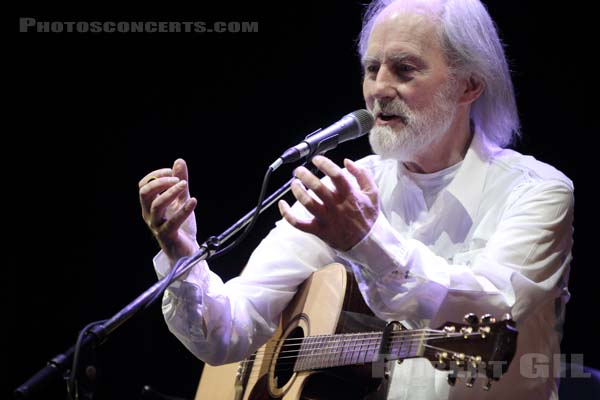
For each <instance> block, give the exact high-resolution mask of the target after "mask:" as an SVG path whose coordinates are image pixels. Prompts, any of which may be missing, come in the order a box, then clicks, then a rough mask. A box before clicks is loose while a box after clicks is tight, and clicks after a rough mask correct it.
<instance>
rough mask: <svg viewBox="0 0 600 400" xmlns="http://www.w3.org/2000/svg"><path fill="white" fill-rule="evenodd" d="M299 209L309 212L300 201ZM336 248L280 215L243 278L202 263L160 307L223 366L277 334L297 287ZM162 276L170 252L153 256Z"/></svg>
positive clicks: (181, 333)
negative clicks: (223, 277)
mask: <svg viewBox="0 0 600 400" xmlns="http://www.w3.org/2000/svg"><path fill="white" fill-rule="evenodd" d="M293 207H294V208H296V211H297V212H305V210H304V211H303V209H300V208H301V207H300V206H299V205H298V204H296V205H294V206H293ZM334 257H335V253H334V252H333V251H332V250H331V249H330V248H329V247H328V246H326V245H325V244H324V243H323V242H322V241H321V240H320V239H318V238H317V237H316V236H313V235H310V234H305V233H303V232H300V231H298V230H297V229H295V228H293V227H292V226H291V225H289V224H288V223H287V222H286V221H284V220H281V221H278V222H277V223H276V227H275V228H274V229H273V230H272V231H271V232H270V233H269V235H267V237H266V238H265V239H264V240H263V241H262V242H261V243H260V245H259V246H258V247H257V248H256V249H255V251H254V252H253V253H252V255H251V257H250V259H249V261H248V263H247V265H246V267H245V268H244V270H243V272H242V273H241V274H240V276H239V277H236V278H234V279H231V280H230V281H228V282H226V283H223V281H222V280H221V278H220V277H219V276H218V275H217V274H215V273H214V272H212V271H211V270H210V269H209V267H208V264H207V263H206V262H201V263H199V264H198V265H196V266H195V267H193V269H192V271H191V272H190V273H189V274H188V276H187V277H186V278H185V279H184V280H183V281H179V282H175V283H173V284H172V285H171V286H169V288H168V289H167V290H166V291H165V294H164V296H163V303H162V310H163V314H164V317H165V321H166V323H167V326H168V327H169V330H170V331H171V332H172V333H173V334H174V335H175V336H176V337H177V338H178V339H179V340H180V341H181V342H182V343H183V344H184V345H185V346H186V347H187V348H188V349H189V350H190V351H191V352H192V353H193V354H194V355H196V356H197V357H198V358H200V359H201V360H203V361H205V362H207V363H209V364H211V365H220V364H225V363H229V362H234V361H238V360H242V359H244V358H246V357H247V356H248V355H250V354H251V353H252V352H254V351H255V350H256V349H257V348H258V347H260V346H261V345H262V344H264V343H265V342H266V341H267V340H268V339H269V338H270V337H271V336H272V335H273V333H274V331H275V329H276V328H277V324H278V322H279V316H280V314H281V312H282V311H283V309H284V308H285V306H286V305H287V304H288V302H289V301H290V300H291V299H292V297H293V296H294V294H295V293H296V289H297V287H298V286H299V285H300V284H301V283H302V282H303V281H304V280H305V279H306V278H307V277H308V276H310V274H311V273H312V272H314V271H316V270H317V269H318V268H320V267H322V266H325V265H327V264H330V263H331V262H333V261H334ZM154 264H155V269H156V272H157V274H158V276H159V277H162V276H164V275H165V274H166V273H167V272H168V271H169V269H170V266H169V264H168V259H167V257H165V256H164V254H162V253H159V254H158V255H157V256H156V257H155V259H154Z"/></svg>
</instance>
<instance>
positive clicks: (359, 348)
mask: <svg viewBox="0 0 600 400" xmlns="http://www.w3.org/2000/svg"><path fill="white" fill-rule="evenodd" d="M474 335H480V333H478V332H476V333H470V334H468V336H474ZM455 336H465V335H463V334H458V335H455ZM438 337H439V336H435V337H434V339H435V338H438ZM448 337H449V336H441V337H439V338H448ZM425 338H426V339H431V338H432V337H431V336H422V337H420V338H413V339H410V340H400V341H396V342H394V341H392V343H390V346H391V347H392V346H394V345H398V344H399V345H400V349H399V351H400V352H402V345H404V344H409V345H410V346H412V344H414V343H418V342H421V341H423V339H425ZM347 342H348V341H347ZM380 343H381V340H380V338H370V339H367V343H365V342H363V343H357V344H356V345H354V346H353V348H349V347H346V346H345V343H341V342H337V343H331V344H332V346H329V347H327V346H325V347H318V348H314V349H310V348H308V349H307V348H304V349H302V350H303V351H306V350H317V351H320V352H319V353H311V354H304V355H300V354H294V355H286V356H283V357H277V359H280V360H281V359H294V360H299V359H303V358H309V357H317V356H323V355H335V354H338V351H339V350H342V351H343V350H346V351H347V352H349V353H352V352H363V351H367V352H369V351H372V350H378V349H379V346H380ZM299 350H300V349H294V350H285V351H282V352H276V351H272V352H269V353H266V352H265V353H263V354H261V355H260V356H261V357H255V358H254V359H253V360H245V361H242V362H241V363H251V362H254V361H265V360H269V359H268V357H269V356H273V355H275V354H282V353H297V352H298V351H299ZM409 350H410V347H409ZM323 351H326V352H323ZM271 359H272V358H271Z"/></svg>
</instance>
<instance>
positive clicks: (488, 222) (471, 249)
mask: <svg viewBox="0 0 600 400" xmlns="http://www.w3.org/2000/svg"><path fill="white" fill-rule="evenodd" d="M359 47H360V53H361V56H362V63H363V65H364V81H363V93H364V98H365V101H366V104H367V107H368V108H369V110H371V111H372V113H373V114H374V116H375V118H376V121H375V126H374V128H373V129H372V131H371V133H370V138H369V140H370V143H371V146H372V148H373V151H374V153H375V154H376V155H372V156H368V157H366V158H364V159H362V160H359V161H357V162H352V161H350V160H345V162H344V164H345V165H344V166H345V168H344V169H341V168H340V167H338V166H337V165H335V164H334V163H333V162H332V161H330V160H328V159H327V158H325V157H323V156H317V157H315V158H314V159H313V164H314V165H315V166H316V167H317V168H318V169H319V170H321V171H322V172H323V173H324V174H325V175H326V177H325V178H324V179H322V180H320V179H318V178H317V177H316V176H314V175H313V174H312V173H311V172H310V171H309V170H307V169H306V168H303V167H300V168H298V169H297V170H296V171H295V175H296V177H297V178H298V179H297V180H296V181H295V182H294V183H293V185H292V191H293V194H294V196H295V198H296V199H297V200H298V201H297V202H296V203H295V205H294V206H293V207H290V206H289V205H288V204H287V203H285V202H284V201H281V202H280V203H279V209H280V212H281V214H282V216H283V219H282V220H281V221H279V222H278V223H277V224H276V227H275V228H274V229H273V230H272V231H271V233H270V234H269V235H268V236H267V237H266V238H265V239H264V240H263V242H262V243H261V244H260V245H259V247H258V248H257V249H256V250H255V251H254V253H253V254H252V256H251V258H250V260H249V262H248V264H247V266H246V268H245V269H244V271H243V273H242V274H241V276H240V277H238V278H235V279H233V280H231V281H229V282H227V283H225V284H224V283H223V282H222V281H221V280H220V278H219V277H218V276H217V275H215V274H214V273H212V272H211V271H210V270H209V268H208V265H207V264H206V263H204V262H203V263H201V264H199V265H198V266H196V267H194V269H193V270H192V271H191V272H190V273H189V274H188V275H187V276H186V277H185V279H183V280H182V282H177V283H175V284H174V285H172V286H171V287H170V288H169V289H168V290H167V291H166V293H165V297H164V302H163V311H164V313H165V318H166V321H167V323H168V325H169V328H170V329H171V331H172V332H173V333H174V334H175V335H176V336H177V337H178V338H179V339H180V340H181V341H182V342H183V343H184V344H185V345H186V346H187V347H188V348H189V349H190V351H192V352H193V353H194V354H196V355H197V356H198V357H199V358H200V359H202V360H204V361H206V362H208V363H210V364H222V363H227V362H232V361H235V360H240V359H243V358H245V357H247V356H248V355H249V354H250V353H251V352H253V351H254V350H256V349H257V348H258V347H259V346H260V345H261V344H263V343H264V342H265V341H266V340H267V339H268V338H269V337H270V336H271V335H272V334H273V332H274V330H275V328H276V326H277V322H278V317H279V315H280V313H281V312H282V310H283V309H284V308H285V306H286V305H287V304H288V303H289V301H290V299H292V297H293V296H294V294H295V292H296V290H297V287H298V285H299V284H300V283H302V282H303V281H304V280H305V279H306V278H307V277H308V276H310V275H311V273H313V272H314V271H316V270H318V269H319V268H320V267H322V266H325V265H327V264H329V263H332V262H341V263H343V264H344V265H345V266H347V268H348V269H351V270H352V271H353V273H354V276H355V277H356V280H357V281H358V283H359V287H360V290H361V292H362V295H363V297H364V299H365V301H366V303H367V304H368V306H369V307H370V309H371V310H372V311H373V313H374V314H375V315H376V316H377V317H379V318H381V319H383V320H399V321H403V322H404V324H405V325H406V326H409V327H412V328H416V327H428V326H430V327H436V326H438V325H439V324H440V323H443V322H444V321H448V320H450V321H452V320H455V321H459V320H461V319H462V317H463V315H464V314H465V313H467V312H470V311H474V312H476V313H492V314H495V315H502V314H503V313H506V312H509V313H511V314H512V315H513V317H514V319H515V320H516V323H517V326H518V328H519V339H518V346H517V354H516V356H515V358H514V361H513V364H512V365H511V367H510V368H509V370H508V372H507V374H505V376H504V377H502V379H501V380H500V382H499V383H498V384H497V385H496V386H495V387H494V388H493V389H492V390H491V391H490V392H483V391H481V390H475V389H466V388H465V387H464V386H462V385H460V386H459V385H457V386H455V387H450V386H449V385H447V384H446V375H447V373H446V372H443V371H438V370H435V369H434V368H433V367H432V366H431V364H430V363H429V361H428V360H425V359H419V358H416V359H410V360H406V361H404V362H403V363H402V364H400V365H396V366H395V368H394V370H393V373H392V379H391V385H390V389H389V392H388V393H387V396H388V398H394V399H396V398H399V399H445V398H481V399H488V398H498V399H501V398H506V397H508V396H511V398H512V399H516V398H523V399H525V398H527V399H530V398H535V399H552V398H557V383H556V376H557V375H556V372H553V369H552V364H553V363H552V356H553V355H554V354H557V353H559V343H560V337H561V327H562V320H563V316H564V305H565V303H566V301H567V300H568V297H569V293H568V291H567V289H566V285H567V280H568V273H569V261H570V258H571V246H572V218H573V186H572V183H571V181H570V180H569V179H568V178H567V177H565V176H564V175H563V174H562V173H560V172H559V171H557V170H556V169H554V168H553V167H551V166H549V165H546V164H544V163H541V162H539V161H537V160H535V159H534V158H532V157H528V156H523V155H521V154H519V153H517V152H515V151H512V150H507V149H505V148H504V147H506V146H507V145H508V144H509V143H510V142H511V140H512V138H513V136H514V135H517V134H518V130H519V123H518V118H517V111H516V106H515V100H514V94H513V89H512V83H511V80H510V75H509V72H508V67H507V63H506V60H505V56H504V53H503V49H502V45H501V43H500V40H499V38H498V35H497V33H496V30H495V28H494V24H493V22H492V21H491V19H490V17H489V15H488V13H487V11H486V10H485V8H484V6H483V5H482V4H481V3H480V2H479V1H477V0H447V1H444V0H439V1H417V0H399V1H394V2H392V1H383V2H375V3H373V4H371V5H370V6H369V8H368V10H367V13H366V15H365V21H364V25H363V30H362V32H361V37H360V44H359ZM151 176H152V177H157V178H158V179H149V178H150V177H151ZM187 180H188V174H187V167H186V165H185V163H184V161H183V160H177V161H176V162H175V164H174V166H173V168H172V169H168V168H167V169H161V170H157V171H153V172H152V173H150V174H149V175H148V176H147V177H145V178H144V179H142V180H141V181H140V200H141V203H142V210H143V215H144V219H145V221H146V222H147V224H148V225H149V227H150V228H151V230H152V231H153V233H154V235H155V236H156V239H157V240H158V242H159V244H160V246H161V248H162V252H161V253H159V255H158V256H157V257H156V259H155V265H156V269H157V272H158V274H159V275H161V276H162V275H164V274H166V273H168V271H169V269H170V266H172V265H173V263H174V262H175V260H177V259H178V258H179V257H181V256H185V255H189V254H191V253H192V252H193V251H195V250H196V249H197V247H198V246H197V243H196V238H195V219H194V217H193V209H194V208H195V205H196V200H195V199H194V198H190V197H189V191H188V188H187ZM536 362H537V363H540V362H545V363H546V364H548V365H549V367H550V368H549V370H546V372H547V374H545V375H543V376H540V374H539V373H538V374H536V371H535V365H534V364H535V363H536Z"/></svg>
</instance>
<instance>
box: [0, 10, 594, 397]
mask: <svg viewBox="0 0 600 400" xmlns="http://www.w3.org/2000/svg"><path fill="white" fill-rule="evenodd" d="M199 3H200V4H196V5H195V6H194V9H189V8H188V9H177V8H176V7H175V6H174V5H171V6H169V7H167V6H166V5H165V6H163V8H148V7H141V6H140V7H138V8H131V9H128V10H125V9H124V7H123V6H120V7H113V8H110V7H109V6H108V5H106V4H102V5H98V6H97V7H95V6H94V5H87V6H86V7H85V8H82V6H73V7H71V8H63V9H60V10H59V9H58V8H56V6H49V5H46V6H44V7H34V6H31V5H30V6H28V5H27V3H23V4H22V5H21V8H20V9H19V13H18V14H17V15H16V17H15V18H13V19H12V20H11V21H10V24H6V25H5V26H9V27H10V35H11V37H12V39H13V40H12V41H11V45H10V47H9V48H7V50H8V51H9V54H8V57H7V59H5V64H6V65H8V67H9V70H8V72H7V73H5V74H6V75H5V78H6V79H5V80H6V81H7V83H8V84H9V86H11V88H15V89H16V90H15V91H14V93H13V92H10V94H9V97H10V98H9V102H8V104H7V106H5V107H7V111H8V112H7V117H8V120H9V121H10V120H13V119H14V121H13V123H12V124H11V123H9V124H5V126H4V129H3V131H4V134H3V135H2V137H3V139H2V140H3V143H2V148H3V150H4V151H3V164H4V168H3V175H4V179H3V181H4V184H3V186H4V190H3V193H4V195H3V197H4V199H3V200H4V206H3V209H4V213H5V217H8V219H9V224H8V227H6V225H4V229H3V230H4V234H5V237H7V238H8V242H7V241H6V240H5V241H4V243H5V246H4V250H3V253H4V256H3V263H2V267H3V268H2V269H3V276H4V278H3V282H4V285H5V286H8V291H7V290H6V288H5V289H4V290H3V292H4V293H5V294H4V295H3V296H6V297H5V298H4V300H3V303H4V310H5V314H4V316H3V318H2V319H3V322H2V325H3V327H4V329H3V330H4V331H5V332H6V333H8V337H7V338H6V336H5V338H6V339H5V342H4V346H3V348H4V349H6V350H5V351H6V353H5V354H8V357H6V356H5V357H3V359H4V360H3V368H4V369H5V371H4V372H3V374H2V380H1V381H2V395H0V397H2V398H8V397H9V396H10V392H11V391H12V390H13V389H14V388H15V387H16V386H18V385H19V384H21V383H22V382H24V381H25V380H26V379H27V378H28V377H29V376H31V375H32V374H33V373H35V372H36V371H37V370H39V369H40V368H42V367H43V366H44V365H45V363H46V361H47V360H49V359H50V358H51V357H53V356H55V355H56V354H58V353H60V352H62V351H64V350H65V349H66V348H68V347H69V346H71V345H72V344H73V343H74V341H75V339H76V335H77V332H78V330H79V329H81V328H82V327H83V326H84V325H86V324H87V323H88V322H90V321H94V320H98V319H103V318H107V317H110V316H111V315H113V314H114V313H115V312H117V311H118V310H119V309H121V308H122V307H123V306H125V305H126V304H127V303H129V302H130V301H131V300H133V299H134V298H135V297H136V296H137V295H138V294H140V293H141V292H143V291H144V290H145V289H146V288H147V287H149V286H150V285H152V284H153V283H154V282H155V279H156V278H155V274H154V271H153V268H152V257H153V256H154V254H155V253H156V251H157V249H158V246H157V245H156V244H155V242H154V241H153V239H152V237H151V235H150V233H149V231H148V230H147V228H146V227H145V225H144V223H143V221H142V219H141V215H140V210H139V204H138V198H137V182H138V180H139V179H140V178H141V177H143V176H144V175H145V174H146V173H148V172H149V171H151V170H153V169H155V168H159V167H168V166H170V165H172V162H173V161H174V160H175V159H176V158H177V157H182V158H184V159H186V160H187V162H188V166H189V169H190V188H191V192H192V195H193V196H196V197H197V198H198V200H199V205H198V209H197V217H198V221H199V234H198V237H199V240H203V239H205V238H207V237H208V236H209V235H212V234H218V233H220V232H221V231H222V230H223V229H225V228H226V227H228V226H229V225H230V224H232V223H233V222H235V221H236V220H237V219H238V218H239V217H240V216H241V215H243V214H244V213H245V212H246V211H248V210H249V209H250V208H251V207H253V206H254V203H255V200H256V197H257V195H258V190H259V187H260V183H261V180H262V176H263V173H264V170H265V168H266V167H267V166H268V165H269V164H270V163H271V162H272V161H273V160H275V159H276V157H278V156H279V154H280V153H281V152H282V151H283V150H284V149H286V148H287V147H289V146H291V145H293V144H296V143H297V142H299V141H300V140H301V139H302V138H303V136H304V135H306V134H307V133H309V132H311V131H313V130H314V129H316V128H319V127H324V126H327V125H329V124H330V123H333V122H334V121H336V120H338V119H339V118H340V117H341V116H343V115H345V114H346V113H348V112H351V111H353V110H356V109H359V108H363V107H364V103H363V100H362V95H361V85H360V81H361V70H360V65H359V62H358V58H357V56H356V52H355V38H356V36H357V34H358V32H359V29H360V15H361V10H362V6H361V4H360V3H359V2H357V1H330V2H317V1H311V2H290V3H286V4H281V3H280V4H279V5H273V6H267V5H257V4H249V3H248V2H239V3H237V2H228V3H227V4H221V5H215V4H212V3H213V2H210V3H211V4H204V3H207V2H199ZM486 3H487V4H488V7H489V10H490V13H491V14H492V16H493V18H494V19H495V20H496V22H497V24H498V25H499V27H500V32H501V35H502V37H503V39H504V41H505V43H506V50H507V53H508V56H509V58H510V61H511V67H512V70H513V71H514V83H515V87H516V92H517V97H518V103H519V107H520V114H521V118H522V124H523V132H524V138H523V140H522V141H521V142H520V143H519V144H518V145H517V146H516V147H517V149H518V150H520V151H522V152H525V153H529V154H532V155H533V156H535V157H536V158H538V159H541V160H543V161H546V162H548V163H550V164H552V165H554V166H556V167H557V168H559V169H560V170H562V171H563V172H565V173H566V174H567V175H568V176H569V177H570V178H571V179H573V180H574V182H575V186H576V188H577V193H576V198H577V207H576V213H577V220H576V226H575V236H576V245H575V250H574V260H573V263H572V274H571V281H570V288H571V291H572V294H573V297H572V300H571V302H570V304H569V306H568V309H567V310H568V313H567V323H566V332H565V337H564V340H563V352H564V353H565V354H567V357H570V355H571V354H583V355H584V361H585V363H586V364H588V365H590V366H593V367H596V368H599V367H600V359H599V358H598V353H597V350H596V345H595V338H596V337H597V334H596V333H595V332H594V331H593V315H594V311H593V310H594V309H593V308H592V307H595V306H596V305H597V298H598V297H597V292H595V289H596V287H597V285H596V280H595V275H596V273H595V270H596V268H597V265H596V262H595V260H596V257H595V256H594V253H593V247H592V245H593V244H592V243H593V239H594V236H593V235H592V233H593V232H594V231H593V225H592V223H593V222H592V215H595V213H594V212H593V210H592V208H591V207H592V204H593V203H592V202H593V197H592V190H593V186H594V184H595V181H594V180H593V179H592V176H591V175H590V172H588V171H585V170H583V166H582V165H581V164H579V167H577V160H578V159H581V158H583V157H584V155H583V154H584V153H583V149H585V148H586V147H590V145H589V144H588V142H590V143H591V137H592V134H593V131H592V122H591V121H592V119H595V117H597V115H596V116H595V115H594V114H591V113H589V112H584V109H585V107H587V106H589V102H592V101H594V100H593V99H594V96H593V93H592V91H591V83H587V80H586V75H587V74H589V73H593V68H590V66H589V65H590V62H591V61H590V56H589V55H587V53H585V52H584V51H586V50H589V49H591V48H589V49H588V47H587V45H584V44H581V42H580V41H581V40H584V38H585V37H584V36H583V35H582V34H581V33H576V32H575V31H574V30H575V28H577V27H579V26H580V25H583V22H582V21H581V20H580V19H579V17H578V16H577V14H578V13H583V14H585V13H586V12H585V10H578V11H577V13H573V14H574V15H573V16H571V15H570V14H568V13H566V12H565V10H564V8H561V9H558V8H557V7H558V6H555V5H551V4H550V3H537V2H536V3H535V4H533V2H531V3H530V2H527V3H525V2H520V1H493V2H492V1H488V2H486ZM542 4H543V6H542ZM18 17H32V18H36V19H37V20H40V21H98V20H99V21H139V20H146V21H205V22H207V23H212V22H215V21H225V22H231V21H250V22H257V23H258V31H257V32H254V33H232V32H229V33H96V34H91V33H85V34H84V33H33V32H28V33H19V19H18ZM592 47H593V46H592ZM589 109H590V110H591V107H590V108H589ZM594 126H595V124H594ZM595 132H596V133H597V130H595ZM368 151H369V146H368V141H367V139H366V137H363V138H361V139H359V140H356V141H354V142H352V143H346V144H344V145H343V146H342V147H340V148H338V149H336V150H335V151H332V152H330V153H329V155H330V156H331V157H332V158H333V159H334V160H335V161H337V162H340V161H341V160H342V158H343V157H344V156H347V157H350V158H353V159H356V158H359V157H361V156H363V155H365V154H366V153H367V152H368ZM588 168H589V167H588ZM290 173H291V168H285V167H284V168H281V169H280V170H279V171H278V172H277V173H276V174H275V176H274V178H273V181H272V185H271V188H275V187H276V185H278V184H281V183H282V182H283V181H285V180H286V179H287V178H288V177H289V176H290ZM586 173H587V174H588V175H586ZM277 217H278V214H277V212H276V210H275V209H273V210H270V211H269V212H266V213H265V214H264V216H263V217H262V218H261V219H260V221H259V223H258V225H257V227H256V228H255V230H254V233H253V234H252V235H251V237H250V238H248V239H247V240H246V241H245V242H244V243H243V244H242V245H241V246H240V247H239V249H237V250H236V251H234V252H233V253H231V254H230V255H228V256H226V257H224V258H223V259H219V260H217V261H215V262H214V263H213V264H212V266H213V269H214V270H215V271H216V272H217V273H218V274H220V275H221V276H222V277H223V278H224V279H225V280H226V279H229V278H231V277H233V276H235V275H236V274H238V273H239V271H240V270H241V268H242V266H243V265H244V263H245V260H246V259H247V257H248V256H249V254H250V252H251V250H252V249H253V248H254V247H255V246H256V245H257V244H258V242H259V241H260V239H261V238H262V237H263V236H264V235H265V234H266V233H267V232H268V231H269V229H270V228H271V226H272V225H273V222H274V221H275V219H276V218H277ZM96 365H97V367H98V371H99V377H100V380H99V385H98V388H97V398H98V399H137V398H139V392H140V390H141V388H142V387H143V386H144V385H146V384H148V385H151V386H153V387H155V388H156V389H158V390H160V391H163V392H166V393H170V394H173V395H178V396H184V397H187V398H192V397H193V395H194V391H195V389H196V387H197V383H198V378H199V375H200V372H201V370H202V362H200V361H199V360H197V359H195V358H194V356H192V355H191V354H190V353H189V352H188V351H187V350H186V349H185V348H184V347H183V346H182V345H181V344H180V343H179V342H178V341H177V340H176V339H175V337H174V336H172V335H171V334H170V333H169V332H168V330H167V328H166V325H165V324H164V321H163V319H162V315H161V312H160V307H159V305H158V304H155V305H154V306H153V307H152V308H151V309H149V310H147V311H146V312H144V313H142V314H140V315H138V316H136V317H135V318H134V319H132V320H131V321H129V322H128V323H127V324H126V325H124V326H122V327H121V328H120V329H118V330H117V331H116V332H115V333H114V334H113V335H112V336H111V337H110V339H109V340H108V341H107V342H106V343H105V344H104V345H103V346H102V347H100V349H99V351H98V352H97V361H96ZM42 398H48V399H54V398H56V399H62V398H64V390H63V387H62V383H61V384H57V385H56V387H54V388H52V390H48V391H47V392H46V393H45V395H44V396H43V397H42Z"/></svg>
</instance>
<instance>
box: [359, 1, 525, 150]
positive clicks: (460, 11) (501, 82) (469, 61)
mask: <svg viewBox="0 0 600 400" xmlns="http://www.w3.org/2000/svg"><path fill="white" fill-rule="evenodd" d="M395 1H402V0H374V1H373V2H372V3H371V4H369V6H368V7H367V8H366V10H365V13H364V17H363V27H362V30H361V32H360V36H359V39H358V51H359V53H360V56H361V58H364V56H365V53H366V51H367V45H368V42H369V37H370V35H371V31H372V29H373V25H374V23H375V20H376V19H377V17H378V16H379V14H380V13H381V12H382V11H383V10H384V9H385V8H386V7H387V6H388V5H390V4H392V3H394V2H395ZM423 1H424V2H426V1H427V0H423ZM440 4H441V10H442V11H441V14H440V15H438V16H435V17H436V18H437V19H438V20H439V21H440V24H439V35H440V43H441V45H442V48H443V50H444V53H445V55H446V60H447V61H448V64H449V65H450V67H451V69H453V70H454V71H461V72H466V73H471V74H473V75H474V76H476V77H477V78H478V79H480V80H481V81H482V82H483V84H484V85H485V89H484V91H483V93H482V94H481V96H480V97H479V98H478V99H477V100H476V101H475V102H474V103H473V105H472V107H471V120H472V121H473V123H474V124H475V125H476V126H477V128H478V129H479V130H480V131H481V132H483V134H484V135H485V136H486V137H487V138H488V140H490V141H491V142H493V143H495V144H496V145H498V146H500V147H506V146H507V145H509V144H511V143H512V142H513V140H514V139H515V138H517V137H519V136H520V123H519V115H518V112H517V105H516V100H515V94H514V89H513V84H512V80H511V76H510V71H509V68H508V63H507V61H506V56H505V54H504V48H503V46H502V42H501V41H500V38H499V36H498V32H497V30H496V26H495V24H494V22H493V21H492V19H491V17H490V15H489V14H488V12H487V10H486V8H485V6H484V5H483V4H482V3H481V2H480V1H479V0H440Z"/></svg>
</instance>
